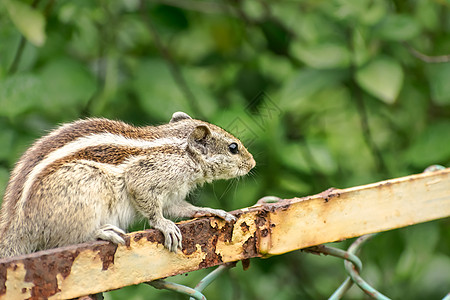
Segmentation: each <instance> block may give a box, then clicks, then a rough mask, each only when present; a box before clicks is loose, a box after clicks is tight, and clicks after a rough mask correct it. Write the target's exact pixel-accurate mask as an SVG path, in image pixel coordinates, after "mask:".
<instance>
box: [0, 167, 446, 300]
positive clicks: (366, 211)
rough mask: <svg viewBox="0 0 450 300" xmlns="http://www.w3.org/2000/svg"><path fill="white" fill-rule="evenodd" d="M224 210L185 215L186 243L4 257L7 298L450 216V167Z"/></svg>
mask: <svg viewBox="0 0 450 300" xmlns="http://www.w3.org/2000/svg"><path fill="white" fill-rule="evenodd" d="M233 213H234V215H235V216H237V217H238V220H237V221H236V222H235V223H232V224H229V223H226V222H224V221H222V220H219V219H216V218H202V219H195V220H191V221H186V222H182V223H180V224H179V227H180V229H181V231H182V233H183V251H182V252H179V253H177V254H174V253H171V252H169V251H167V250H166V249H165V248H164V247H163V245H162V240H163V237H162V234H161V233H160V232H158V231H156V230H145V231H140V232H134V233H131V234H128V235H127V237H126V245H124V246H119V247H117V246H115V245H112V244H110V243H107V242H104V241H98V242H91V243H85V244H80V245H73V246H68V247H64V248H59V249H52V250H47V251H41V252H37V253H33V254H30V255H24V256H18V257H13V258H7V259H1V260H0V299H23V298H32V299H40V298H50V299H61V298H63V299H64V298H74V297H79V296H83V295H88V294H94V293H98V292H102V291H107V290H111V289H117V288H120V287H124V286H127V285H131V284H137V283H141V282H146V281H151V280H155V279H158V278H164V277H168V276H173V275H176V274H181V273H185V272H190V271H194V270H197V269H201V268H206V267H210V266H214V265H218V264H222V263H225V262H231V261H237V260H241V259H246V258H251V257H261V256H270V255H278V254H281V253H285V252H289V251H294V250H297V249H301V248H305V247H309V246H314V245H318V244H322V243H328V242H334V241H338V240H342V239H346V238H351V237H356V236H360V235H363V234H367V233H373V232H379V231H385V230H390V229H394V228H399V227H404V226H408V225H412V224H416V223H421V222H426V221H430V220H435V219H439V218H445V217H448V216H450V169H445V170H442V171H437V172H432V173H423V174H419V175H412V176H407V177H402V178H397V179H392V180H387V181H383V182H379V183H374V184H369V185H364V186H360V187H353V188H349V189H342V190H340V189H329V190H327V191H325V192H323V193H320V194H318V195H314V196H310V197H304V198H294V199H286V200H282V201H280V202H278V203H274V204H263V205H256V206H253V207H249V208H244V209H241V210H238V211H235V212H233Z"/></svg>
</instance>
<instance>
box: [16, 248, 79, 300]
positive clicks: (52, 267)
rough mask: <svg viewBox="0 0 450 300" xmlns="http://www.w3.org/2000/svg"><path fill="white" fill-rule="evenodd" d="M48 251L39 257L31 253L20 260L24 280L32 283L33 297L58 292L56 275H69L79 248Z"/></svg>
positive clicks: (37, 297)
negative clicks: (23, 270) (24, 271)
mask: <svg viewBox="0 0 450 300" xmlns="http://www.w3.org/2000/svg"><path fill="white" fill-rule="evenodd" d="M48 252H49V253H48V254H46V255H41V256H40V257H39V258H37V257H35V256H34V255H32V256H30V257H27V258H24V259H23V260H22V263H23V264H24V267H25V270H26V274H25V281H26V282H32V283H33V284H34V286H33V287H32V288H31V297H32V298H33V299H41V298H48V297H50V296H52V295H54V294H56V293H58V292H60V289H59V287H58V280H57V279H56V275H58V274H61V275H62V276H63V277H64V278H66V277H67V276H69V275H70V272H71V270H72V264H73V261H74V260H75V258H76V257H77V256H78V255H79V253H80V250H75V251H64V252H59V253H56V252H54V251H48Z"/></svg>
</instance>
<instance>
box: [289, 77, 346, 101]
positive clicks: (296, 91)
mask: <svg viewBox="0 0 450 300" xmlns="http://www.w3.org/2000/svg"><path fill="white" fill-rule="evenodd" d="M346 76H348V74H347V72H344V71H342V70H316V69H301V70H300V71H299V72H297V73H296V74H295V76H293V77H292V78H291V79H290V80H287V82H286V84H285V85H284V87H283V89H282V90H281V101H280V105H282V106H283V107H284V108H287V109H293V108H295V107H297V106H298V104H300V103H303V102H305V101H307V100H309V99H310V98H312V96H314V95H315V94H316V93H317V92H319V91H321V90H323V89H325V88H327V87H330V86H334V85H336V84H337V83H339V82H340V81H341V80H342V79H343V78H345V77H346Z"/></svg>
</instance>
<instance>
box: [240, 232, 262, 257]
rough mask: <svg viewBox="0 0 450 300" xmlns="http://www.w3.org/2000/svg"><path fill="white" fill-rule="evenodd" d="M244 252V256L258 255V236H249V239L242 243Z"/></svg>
mask: <svg viewBox="0 0 450 300" xmlns="http://www.w3.org/2000/svg"><path fill="white" fill-rule="evenodd" d="M242 253H243V254H244V257H255V256H258V250H257V247H256V238H255V237H254V236H251V237H249V238H248V240H247V241H245V243H244V244H243V245H242Z"/></svg>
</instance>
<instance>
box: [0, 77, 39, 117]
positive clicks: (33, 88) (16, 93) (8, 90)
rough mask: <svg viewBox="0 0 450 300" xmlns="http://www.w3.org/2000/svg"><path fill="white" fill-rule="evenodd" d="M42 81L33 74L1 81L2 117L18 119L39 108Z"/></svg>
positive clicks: (0, 109) (0, 112) (0, 107)
mask: <svg viewBox="0 0 450 300" xmlns="http://www.w3.org/2000/svg"><path fill="white" fill-rule="evenodd" d="M43 90H44V89H43V88H42V80H41V79H40V78H39V77H37V76H35V75H33V74H16V75H13V76H10V77H7V78H5V79H3V80H0V116H6V117H10V118H14V117H17V116H19V115H21V114H23V113H26V112H28V111H30V110H32V109H35V108H36V107H37V106H38V103H39V102H40V101H41V100H42V97H41V96H42V95H43V94H44V93H43Z"/></svg>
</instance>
